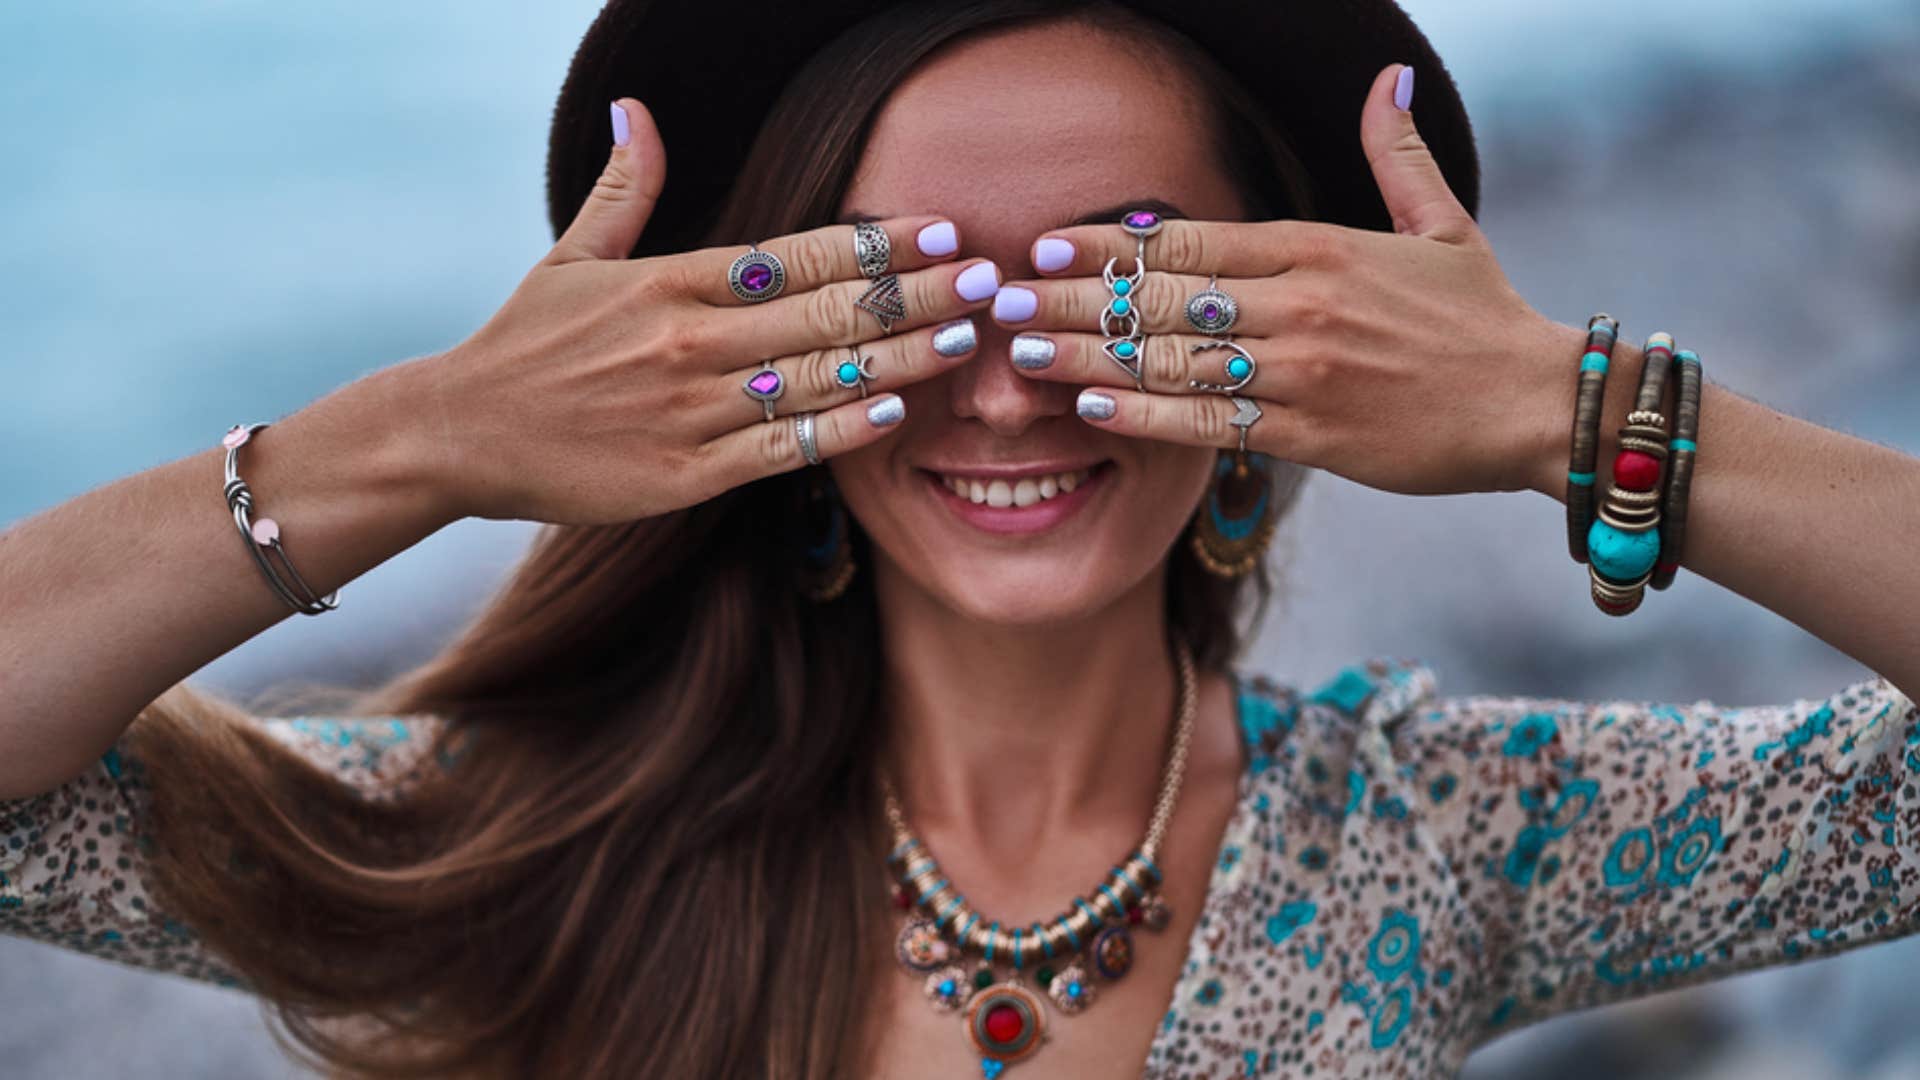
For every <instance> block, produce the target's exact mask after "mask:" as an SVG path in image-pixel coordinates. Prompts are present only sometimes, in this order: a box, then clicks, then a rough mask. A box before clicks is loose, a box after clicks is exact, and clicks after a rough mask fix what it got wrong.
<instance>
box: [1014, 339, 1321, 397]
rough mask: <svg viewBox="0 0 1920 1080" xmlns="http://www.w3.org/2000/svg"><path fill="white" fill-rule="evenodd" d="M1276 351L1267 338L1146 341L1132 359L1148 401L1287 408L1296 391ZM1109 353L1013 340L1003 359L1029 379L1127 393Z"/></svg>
mask: <svg viewBox="0 0 1920 1080" xmlns="http://www.w3.org/2000/svg"><path fill="white" fill-rule="evenodd" d="M1280 347H1281V346H1280V342H1279V341H1277V340H1275V339H1270V338H1241V337H1236V338H1234V339H1233V341H1232V343H1231V344H1228V343H1227V342H1224V341H1221V340H1219V339H1217V338H1209V337H1202V336H1200V335H1198V334H1151V335H1148V336H1147V337H1146V338H1145V339H1143V340H1142V341H1140V342H1139V352H1138V354H1137V355H1139V356H1140V357H1141V362H1140V374H1141V379H1142V381H1143V382H1144V383H1145V384H1146V387H1147V392H1148V393H1152V394H1196V393H1222V392H1225V391H1223V390H1221V389H1218V388H1221V387H1231V388H1232V391H1233V392H1234V393H1237V394H1239V395H1241V396H1242V397H1253V398H1262V399H1265V400H1267V401H1276V402H1288V401H1292V400H1294V398H1293V394H1294V393H1295V392H1297V390H1298V387H1297V386H1296V380H1294V379H1292V378H1290V377H1289V376H1290V374H1291V373H1290V372H1289V370H1288V368H1287V366H1286V364H1284V363H1283V362H1281V359H1280V357H1279V356H1278V355H1277V351H1278V350H1279V348H1280ZM1111 348H1112V343H1110V342H1109V341H1108V339H1106V338H1102V337H1099V336H1096V335H1094V334H1074V333H1060V332H1054V333H1046V334H1036V333H1026V334H1019V335H1016V336H1015V337H1014V339H1013V343H1012V345H1011V346H1010V347H1009V348H1008V350H1007V352H1008V359H1009V361H1010V362H1011V363H1012V364H1013V367H1014V370H1016V371H1018V372H1020V373H1021V374H1022V375H1025V376H1027V377H1028V378H1032V379H1040V380H1044V381H1046V382H1065V383H1076V384H1079V385H1081V386H1089V385H1091V386H1117V387H1132V386H1133V385H1134V382H1133V376H1132V374H1131V373H1129V372H1128V371H1127V369H1126V368H1125V367H1123V366H1121V363H1120V358H1116V357H1115V356H1114V355H1112V353H1111V352H1110V349H1111ZM1236 361H1238V363H1236ZM1196 382H1199V383H1204V384H1206V385H1204V386H1195V385H1194V384H1195V383H1196Z"/></svg>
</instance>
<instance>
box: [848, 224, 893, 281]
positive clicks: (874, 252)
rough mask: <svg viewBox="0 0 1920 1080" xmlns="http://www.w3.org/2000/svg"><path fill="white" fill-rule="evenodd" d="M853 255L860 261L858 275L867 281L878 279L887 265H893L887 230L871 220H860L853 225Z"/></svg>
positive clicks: (890, 242) (891, 248)
mask: <svg viewBox="0 0 1920 1080" xmlns="http://www.w3.org/2000/svg"><path fill="white" fill-rule="evenodd" d="M853 257H854V258H855V259H856V260H858V262H859V263H860V276H861V277H864V278H866V279H867V280H869V281H878V280H879V279H881V278H883V277H885V276H886V274H887V267H889V266H891V265H893V241H892V240H891V239H890V238H888V236H887V230H885V229H883V228H881V227H880V226H878V225H875V224H874V223H873V222H871V221H862V222H860V223H858V224H856V225H855V226H854V227H853Z"/></svg>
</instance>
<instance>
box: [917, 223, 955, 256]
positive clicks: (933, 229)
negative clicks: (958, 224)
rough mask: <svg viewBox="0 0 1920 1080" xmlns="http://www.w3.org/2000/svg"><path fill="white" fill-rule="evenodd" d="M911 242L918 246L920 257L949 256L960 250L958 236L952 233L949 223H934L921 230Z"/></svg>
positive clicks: (952, 229)
mask: <svg viewBox="0 0 1920 1080" xmlns="http://www.w3.org/2000/svg"><path fill="white" fill-rule="evenodd" d="M913 242H914V243H916V244H918V245H920V254H922V255H929V256H940V255H951V254H953V253H954V252H956V251H958V250H960V234H959V233H957V232H955V231H954V228H953V222H951V221H936V222H934V223H933V224H931V225H929V226H927V227H926V228H924V229H921V230H920V235H918V236H916V237H914V238H913Z"/></svg>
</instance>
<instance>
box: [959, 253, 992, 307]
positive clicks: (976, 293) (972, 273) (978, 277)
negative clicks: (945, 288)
mask: <svg viewBox="0 0 1920 1080" xmlns="http://www.w3.org/2000/svg"><path fill="white" fill-rule="evenodd" d="M999 289H1000V268H999V267H997V266H995V265H993V264H992V263H990V262H977V263H974V264H973V265H972V266H969V267H967V268H966V269H965V270H962V271H960V276H959V277H957V278H954V279H953V291H954V292H957V293H959V294H960V299H962V300H967V301H978V300H985V299H986V298H987V297H989V296H992V295H993V294H994V293H995V292H997V291H999Z"/></svg>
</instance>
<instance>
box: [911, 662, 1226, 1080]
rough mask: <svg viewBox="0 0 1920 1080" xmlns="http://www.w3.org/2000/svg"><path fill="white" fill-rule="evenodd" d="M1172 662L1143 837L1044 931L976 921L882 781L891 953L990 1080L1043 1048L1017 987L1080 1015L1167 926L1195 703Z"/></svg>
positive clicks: (1035, 1008) (1184, 669) (1182, 668)
mask: <svg viewBox="0 0 1920 1080" xmlns="http://www.w3.org/2000/svg"><path fill="white" fill-rule="evenodd" d="M1174 658H1175V664H1176V667H1177V668H1178V670H1179V676H1180V683H1179V693H1178V697H1177V699H1176V703H1175V713H1174V728H1173V741H1172V744H1171V745H1170V746H1169V748H1168V751H1167V762H1166V767H1165V769H1164V771H1163V773H1162V775H1161V778H1160V793H1159V796H1158V798H1156V799H1155V800H1154V804H1153V816H1152V817H1151V818H1150V819H1149V820H1148V822H1147V834H1146V837H1145V838H1144V839H1143V840H1141V841H1140V844H1139V846H1138V847H1136V848H1135V849H1134V850H1133V851H1132V852H1129V853H1128V855H1127V857H1126V858H1125V859H1123V860H1121V862H1120V864H1119V865H1117V866H1115V867H1114V868H1113V870H1112V871H1111V872H1110V873H1108V875H1107V877H1106V880H1104V881H1102V882H1101V883H1100V884H1099V885H1098V886H1097V887H1095V888H1094V889H1093V891H1091V892H1089V893H1087V894H1086V895H1085V896H1076V897H1074V898H1073V904H1072V905H1071V906H1070V907H1068V908H1067V910H1066V911H1064V912H1062V913H1061V914H1059V915H1056V916H1054V917H1053V919H1051V920H1049V921H1048V922H1046V923H1038V922H1036V923H1033V924H1031V925H1029V926H1026V927H1021V928H1016V929H1014V930H1012V931H1008V930H1006V929H1003V928H1002V927H1001V925H1000V923H999V922H997V921H988V920H986V919H983V918H981V916H980V914H979V912H976V911H975V910H974V909H973V906H972V905H970V904H968V903H967V898H966V897H965V896H963V895H961V893H960V892H959V891H958V890H956V889H955V888H954V887H953V883H952V882H950V881H948V880H947V876H946V873H945V872H944V871H943V870H941V869H940V864H939V863H937V862H935V861H934V858H933V853H932V852H931V851H930V850H928V848H927V845H926V843H925V842H924V841H922V840H921V839H920V838H919V837H918V836H917V835H915V834H914V831H913V829H912V828H911V827H910V826H909V825H908V824H907V819H906V815H905V814H904V813H902V812H901V810H900V801H899V799H898V798H896V797H895V795H894V790H893V783H892V781H891V780H889V779H888V778H887V776H886V774H885V773H884V772H883V773H881V776H880V789H881V792H882V793H883V794H884V796H885V799H886V813H887V823H888V825H889V826H891V827H892V829H893V849H892V851H891V852H890V853H889V854H888V855H887V864H888V866H889V867H890V868H891V872H892V875H893V877H892V880H890V881H889V883H888V884H889V887H891V888H893V890H894V900H895V903H896V905H897V906H899V907H901V908H902V909H905V910H907V911H908V912H909V913H910V914H909V915H908V918H907V921H906V925H905V926H904V927H902V928H901V931H900V936H899V938H898V939H897V940H896V941H895V943H894V956H895V958H896V959H898V960H899V962H900V966H901V967H902V968H903V969H905V971H906V972H907V974H909V975H911V976H914V977H917V978H920V979H922V980H923V990H924V992H925V994H926V996H927V1000H928V1001H929V1002H931V1003H932V1004H933V1006H934V1007H935V1008H937V1009H940V1010H942V1011H944V1012H950V1013H957V1014H960V1015H961V1016H962V1017H963V1019H964V1021H965V1024H964V1029H965V1031H966V1035H967V1038H968V1039H969V1040H970V1041H971V1043H972V1045H973V1049H974V1051H975V1052H976V1053H978V1054H979V1055H980V1071H981V1074H982V1075H983V1076H984V1077H985V1078H986V1080H994V1078H995V1077H997V1076H999V1075H1000V1073H1001V1071H1002V1070H1004V1069H1005V1068H1006V1067H1007V1066H1008V1065H1010V1064H1012V1063H1013V1062H1016V1061H1021V1060H1024V1059H1025V1058H1027V1057H1029V1056H1031V1055H1032V1054H1033V1053H1034V1051H1036V1050H1038V1049H1039V1048H1040V1046H1041V1044H1042V1043H1044V1042H1045V1041H1046V1038H1047V1031H1046V1029H1047V1018H1046V1014H1045V1011H1044V1010H1043V1008H1042V1006H1041V1002H1040V995H1039V994H1036V993H1035V992H1034V991H1033V990H1030V989H1028V988H1027V986H1025V985H1024V984H1023V983H1022V982H1021V981H1020V978H1021V975H1023V974H1026V975H1029V976H1031V977H1032V979H1033V982H1034V984H1035V985H1036V986H1038V987H1039V989H1040V990H1041V991H1042V992H1044V993H1045V994H1046V995H1047V996H1048V997H1050V998H1052V999H1053V1003H1054V1006H1055V1007H1056V1008H1058V1009H1059V1010H1060V1011H1061V1012H1062V1013H1064V1014H1066V1015H1068V1016H1072V1015H1075V1014H1077V1013H1079V1012H1080V1011H1081V1010H1083V1009H1085V1008H1086V1007H1087V1006H1088V1005H1091V1004H1092V1003H1093V999H1094V996H1095V991H1096V988H1097V987H1098V986H1099V985H1100V984H1101V983H1103V982H1112V981H1114V980H1116V979H1119V978H1120V977H1121V976H1123V975H1125V974H1126V973H1127V972H1128V971H1129V970H1131V969H1132V967H1133V934H1132V931H1131V929H1130V928H1131V927H1134V926H1145V927H1146V928H1147V929H1149V930H1155V931H1158V930H1163V929H1165V928H1166V926H1167V923H1168V922H1169V921H1170V920H1171V917H1172V912H1171V911H1170V910H1169V909H1168V907H1167V903H1166V900H1165V899H1164V898H1163V897H1162V896H1161V895H1160V893H1159V891H1158V888H1157V887H1158V886H1159V884H1160V881H1161V874H1160V867H1159V866H1158V865H1156V863H1155V860H1156V859H1157V858H1158V857H1159V853H1160V842H1161V840H1162V839H1163V838H1164V837H1165V835H1166V831H1167V821H1168V819H1169V818H1171V817H1172V816H1173V803H1174V800H1175V798H1177V797H1178V796H1179V794H1180V781H1181V779H1182V778H1183V777H1184V776H1185V774H1186V770H1187V744H1188V743H1189V742H1191V741H1192V737H1193V714H1194V708H1195V697H1196V696H1197V695H1196V693H1195V688H1194V682H1195V680H1194V672H1193V654H1192V652H1191V651H1190V650H1189V649H1188V648H1187V645H1186V643H1185V642H1183V641H1182V642H1176V643H1175V645H1174ZM969 959H971V960H972V963H971V965H969V963H968V961H969Z"/></svg>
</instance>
